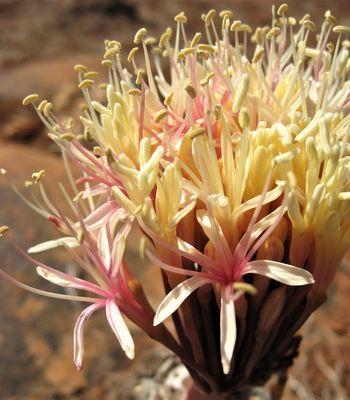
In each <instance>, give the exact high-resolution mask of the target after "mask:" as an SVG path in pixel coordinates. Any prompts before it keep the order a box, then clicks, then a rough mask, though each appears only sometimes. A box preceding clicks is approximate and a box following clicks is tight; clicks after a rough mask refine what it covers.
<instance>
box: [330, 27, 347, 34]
mask: <svg viewBox="0 0 350 400" xmlns="http://www.w3.org/2000/svg"><path fill="white" fill-rule="evenodd" d="M333 32H334V33H338V34H346V33H350V27H349V26H345V25H337V26H335V27H334V28H333Z"/></svg>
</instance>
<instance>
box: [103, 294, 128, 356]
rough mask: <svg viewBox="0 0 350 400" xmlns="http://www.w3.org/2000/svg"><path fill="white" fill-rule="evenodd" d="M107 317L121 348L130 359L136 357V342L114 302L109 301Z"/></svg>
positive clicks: (107, 303)
mask: <svg viewBox="0 0 350 400" xmlns="http://www.w3.org/2000/svg"><path fill="white" fill-rule="evenodd" d="M106 316H107V320H108V322H109V325H110V326H111V328H112V330H113V332H114V334H115V335H116V337H117V339H118V340H119V343H120V346H121V348H122V349H123V350H124V351H125V354H126V355H127V357H128V358H130V359H133V358H134V356H135V345H134V341H133V339H132V337H131V334H130V331H129V328H128V327H127V325H126V323H125V321H124V318H123V316H122V313H121V312H120V310H119V308H118V306H117V304H116V302H115V301H114V300H107V302H106Z"/></svg>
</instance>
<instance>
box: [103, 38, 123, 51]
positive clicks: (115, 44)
mask: <svg viewBox="0 0 350 400" xmlns="http://www.w3.org/2000/svg"><path fill="white" fill-rule="evenodd" d="M107 46H108V47H118V48H119V50H121V49H122V44H121V43H120V42H118V40H108V42H107Z"/></svg>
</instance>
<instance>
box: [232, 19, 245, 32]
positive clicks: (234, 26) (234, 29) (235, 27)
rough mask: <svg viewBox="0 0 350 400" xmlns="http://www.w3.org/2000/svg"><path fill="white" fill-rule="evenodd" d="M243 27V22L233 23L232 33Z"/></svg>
mask: <svg viewBox="0 0 350 400" xmlns="http://www.w3.org/2000/svg"><path fill="white" fill-rule="evenodd" d="M241 25H242V22H241V21H240V20H239V19H236V20H235V21H233V22H232V24H231V27H230V31H231V32H234V31H236V30H238V29H239V28H240V26H241Z"/></svg>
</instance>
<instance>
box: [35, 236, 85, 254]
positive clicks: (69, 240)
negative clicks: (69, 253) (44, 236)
mask: <svg viewBox="0 0 350 400" xmlns="http://www.w3.org/2000/svg"><path fill="white" fill-rule="evenodd" d="M64 245H66V246H68V247H70V248H74V247H78V246H79V242H78V241H77V240H76V239H75V238H74V237H71V236H67V237H61V238H59V239H55V240H49V241H47V242H43V243H39V244H37V245H36V246H33V247H30V248H29V249H28V253H29V254H33V253H40V252H41V251H46V250H50V249H55V248H56V247H59V246H64Z"/></svg>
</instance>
